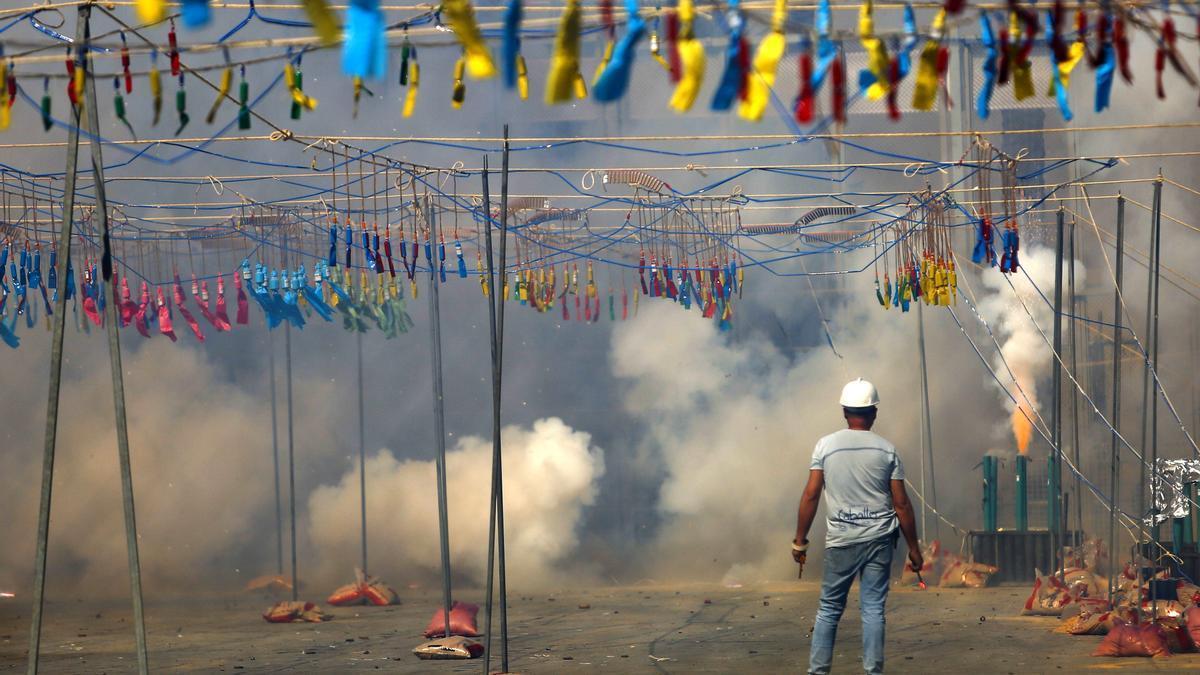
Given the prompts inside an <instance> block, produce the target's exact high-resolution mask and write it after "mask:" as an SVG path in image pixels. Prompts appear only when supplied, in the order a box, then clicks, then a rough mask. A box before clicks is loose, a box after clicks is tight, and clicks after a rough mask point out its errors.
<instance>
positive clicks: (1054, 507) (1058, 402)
mask: <svg viewBox="0 0 1200 675" xmlns="http://www.w3.org/2000/svg"><path fill="white" fill-rule="evenodd" d="M1063 226H1064V211H1063V208H1062V207H1061V206H1060V207H1059V208H1058V215H1057V228H1058V236H1057V238H1056V240H1055V241H1056V242H1057V243H1056V246H1055V258H1054V355H1053V356H1054V379H1053V394H1052V395H1051V400H1052V401H1053V402H1052V404H1051V405H1052V406H1053V408H1052V409H1051V415H1052V418H1051V419H1053V421H1054V427H1053V429H1052V433H1053V437H1052V443H1051V444H1052V445H1053V447H1052V448H1051V449H1050V450H1051V455H1050V476H1049V488H1050V491H1049V500H1048V502H1049V506H1050V509H1049V526H1050V540H1051V546H1052V547H1053V548H1052V551H1051V554H1050V562H1051V567H1052V568H1053V569H1056V570H1058V569H1059V566H1058V557H1059V555H1060V554H1061V553H1062V541H1061V535H1062V511H1061V507H1062V465H1061V462H1062V361H1061V359H1062V301H1063V284H1062V268H1063V247H1064V246H1063V245H1064V244H1065V243H1066V242H1065V241H1064V238H1063ZM1060 571H1061V570H1060Z"/></svg>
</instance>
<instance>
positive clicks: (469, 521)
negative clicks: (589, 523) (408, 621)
mask: <svg viewBox="0 0 1200 675" xmlns="http://www.w3.org/2000/svg"><path fill="white" fill-rule="evenodd" d="M502 436H503V441H504V486H505V488H504V495H505V502H504V512H505V518H506V520H505V527H506V532H505V540H506V542H507V548H506V551H507V566H508V575H509V582H510V583H511V584H513V585H516V586H520V587H534V586H543V585H547V584H553V583H556V582H561V581H563V580H565V579H567V578H568V574H569V573H568V572H567V571H564V570H561V569H559V568H558V566H557V563H559V562H560V561H561V560H562V559H563V558H565V557H566V556H568V555H569V554H571V553H572V552H574V550H575V548H576V546H577V544H578V542H579V539H578V537H579V532H578V529H579V524H580V520H581V518H582V515H583V510H584V508H585V507H586V506H589V505H591V504H592V503H593V502H594V501H595V498H596V490H597V487H596V484H597V481H598V480H599V478H600V477H601V475H603V473H604V455H603V452H602V451H601V450H600V449H598V448H595V447H593V446H592V444H591V436H590V435H588V434H587V433H584V432H581V431H575V430H573V429H571V428H570V427H568V426H567V425H566V424H564V423H563V421H562V420H560V419H558V418H549V419H542V420H538V421H537V422H535V423H534V424H533V427H532V428H531V429H525V428H521V427H516V426H510V427H505V428H504V429H503V432H502ZM491 462H492V442H491V439H484V438H481V437H478V436H470V437H466V438H460V439H459V441H458V443H457V445H456V446H455V447H454V448H452V449H451V450H449V451H448V452H447V453H446V466H447V471H446V473H447V481H446V482H447V493H448V494H449V495H450V500H449V506H450V556H451V564H452V565H453V567H454V572H455V574H456V576H458V577H460V578H462V577H466V578H469V579H471V580H473V581H476V582H481V581H482V580H483V579H485V578H486V576H487V575H486V560H487V558H486V556H487V542H488V539H487V535H488V520H487V516H488V512H489V511H488V506H489V504H488V496H489V492H488V486H489V485H490V484H491V466H492V465H491ZM366 476H367V511H368V514H369V515H368V521H367V523H368V525H367V526H368V528H369V530H370V533H371V535H370V547H371V548H370V552H369V560H370V561H374V562H370V563H369V564H370V565H371V569H370V570H369V571H370V572H371V573H373V574H377V575H379V576H381V577H383V578H386V579H389V580H391V581H393V582H396V583H399V582H402V581H403V582H408V581H410V580H413V579H416V580H420V581H426V580H429V579H432V578H434V574H435V573H436V572H437V571H438V570H439V569H440V567H439V566H440V564H441V563H440V557H439V548H438V519H437V499H436V491H435V490H436V484H435V476H436V473H435V468H434V463H433V462H432V461H417V460H404V461H401V460H398V459H396V457H395V456H394V455H393V454H392V453H391V452H390V451H387V450H381V451H379V452H378V453H376V454H375V455H374V456H372V457H370V458H369V459H368V460H367V470H366ZM358 481H359V476H358V467H357V465H356V466H354V467H352V468H349V469H348V470H347V471H346V474H345V475H344V476H343V477H342V479H341V481H340V482H338V483H337V484H336V485H329V486H323V487H321V488H318V489H317V490H315V491H314V492H313V493H312V496H311V497H310V498H309V502H308V511H309V515H310V521H309V531H310V539H311V542H312V545H313V547H314V549H315V550H318V551H320V552H321V556H320V559H319V570H318V572H319V573H318V577H320V578H330V577H334V578H336V576H337V575H340V576H341V577H346V578H349V575H350V572H351V570H352V569H353V567H354V566H355V565H356V564H358V561H359V555H358V553H359V522H360V515H359V514H360V508H359V483H358Z"/></svg>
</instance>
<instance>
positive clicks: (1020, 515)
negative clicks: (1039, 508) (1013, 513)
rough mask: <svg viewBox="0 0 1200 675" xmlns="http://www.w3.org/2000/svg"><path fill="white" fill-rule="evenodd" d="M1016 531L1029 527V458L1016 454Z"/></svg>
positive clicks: (1022, 530)
mask: <svg viewBox="0 0 1200 675" xmlns="http://www.w3.org/2000/svg"><path fill="white" fill-rule="evenodd" d="M1016 483H1017V523H1016V526H1017V531H1018V532H1024V531H1026V530H1028V529H1029V458H1028V457H1026V456H1025V455H1017V466H1016Z"/></svg>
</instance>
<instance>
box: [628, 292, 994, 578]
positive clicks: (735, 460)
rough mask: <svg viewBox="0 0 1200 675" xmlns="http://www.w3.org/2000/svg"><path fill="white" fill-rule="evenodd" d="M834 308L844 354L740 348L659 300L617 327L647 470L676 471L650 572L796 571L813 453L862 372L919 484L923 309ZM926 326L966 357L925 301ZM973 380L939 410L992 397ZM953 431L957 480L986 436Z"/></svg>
mask: <svg viewBox="0 0 1200 675" xmlns="http://www.w3.org/2000/svg"><path fill="white" fill-rule="evenodd" d="M857 276H861V277H863V279H854V280H852V281H850V282H849V283H851V284H852V287H851V288H849V289H847V294H848V296H849V297H851V298H868V297H870V298H872V299H873V295H872V293H873V291H872V290H870V287H869V286H868V283H869V280H868V279H866V278H865V275H857ZM828 311H830V318H831V323H832V325H833V326H834V339H835V341H836V345H837V349H838V351H839V352H840V353H841V355H842V357H839V356H837V355H836V354H834V352H833V351H832V350H830V349H829V348H827V347H826V346H824V345H821V346H820V347H819V348H816V349H813V350H811V351H807V352H801V353H800V355H798V356H791V355H786V354H784V353H782V352H781V351H780V350H779V349H777V348H776V347H774V346H773V345H772V344H771V343H770V341H769V340H767V339H765V338H764V337H762V336H759V335H753V336H751V337H749V338H748V339H743V340H741V341H740V342H733V341H731V340H729V339H728V337H727V336H726V335H723V334H721V333H719V332H718V331H717V329H716V328H715V327H714V325H713V322H712V321H707V320H704V319H702V318H700V317H699V316H698V315H697V314H696V313H691V312H681V311H679V309H678V308H676V307H673V306H665V303H648V306H644V307H643V309H642V311H641V315H640V316H639V317H638V320H637V321H631V322H629V323H628V324H622V325H621V326H620V327H619V328H618V329H617V330H616V332H615V334H614V339H613V346H612V353H611V359H612V363H613V369H614V372H615V373H616V375H617V376H618V377H621V378H624V379H625V380H626V382H627V384H628V391H627V397H626V406H627V412H628V413H629V414H630V415H631V416H633V417H635V418H637V419H638V420H639V422H640V423H641V424H642V426H643V427H645V429H646V434H645V437H644V439H643V442H642V444H641V446H640V447H639V449H638V450H639V459H640V462H641V463H642V469H643V470H644V471H647V472H659V473H661V474H662V476H663V481H662V486H661V489H660V491H659V500H658V510H659V512H660V514H661V516H662V519H663V522H662V524H661V533H660V535H659V537H658V538H657V540H656V541H655V542H654V543H653V545H652V546H651V550H650V551H649V552H648V553H647V556H646V558H647V568H648V569H647V574H649V575H650V576H652V577H653V578H660V579H662V578H680V577H682V578H695V579H706V580H712V581H715V580H720V579H724V580H725V581H726V582H754V581H759V580H763V579H782V578H789V577H790V576H791V575H792V574H795V567H794V563H792V561H791V556H790V554H789V553H788V546H787V543H788V542H789V541H790V540H791V538H792V536H793V532H794V527H795V522H796V521H795V517H796V505H797V503H798V500H799V497H800V492H801V491H802V489H803V487H804V484H805V481H806V480H807V476H808V468H809V462H810V460H811V456H812V448H813V446H814V445H815V444H816V442H817V440H818V439H819V438H820V437H821V436H823V435H825V434H828V433H832V432H833V431H836V430H837V429H839V428H841V427H842V426H844V422H843V421H842V417H841V408H840V406H839V405H838V403H837V401H838V395H839V392H840V391H841V388H842V385H843V384H844V383H845V382H846V381H848V380H850V379H853V378H854V377H859V376H861V377H864V378H866V379H869V380H871V381H872V382H874V383H875V384H876V386H877V387H878V388H879V390H880V392H881V394H880V395H881V399H882V403H881V406H880V418H879V423H878V426H877V427H876V429H877V430H878V431H879V432H880V433H882V434H883V435H884V436H886V437H888V438H890V439H891V440H892V441H893V442H895V443H896V444H897V447H898V448H899V451H900V454H901V457H902V459H903V461H904V462H905V464H906V467H907V469H908V475H909V477H910V478H911V479H912V480H913V482H914V483H915V484H920V482H921V480H920V468H919V467H920V457H919V448H920V444H919V436H918V434H919V419H920V418H919V417H918V415H917V410H918V405H919V404H918V399H917V396H918V395H919V392H920V388H919V370H918V360H917V359H918V353H917V350H916V326H915V321H916V316H915V314H916V311H915V310H914V311H913V312H910V313H909V314H901V313H900V312H899V311H886V312H885V311H883V310H882V309H881V308H879V307H878V306H875V305H873V303H867V302H862V301H861V300H860V301H853V300H852V301H851V302H849V303H848V304H846V305H844V306H841V307H835V308H833V309H832V310H828ZM925 320H926V322H927V324H928V325H927V333H928V336H927V337H928V338H929V341H930V344H929V349H930V353H931V354H941V357H940V360H941V361H942V363H943V364H944V363H946V362H950V361H951V360H952V359H962V358H963V357H964V356H965V354H963V353H962V352H961V351H959V350H960V349H961V346H959V347H958V348H957V349H956V347H955V344H956V343H955V342H954V341H955V339H956V338H957V330H954V333H950V332H949V331H948V330H938V329H937V327H938V326H943V327H944V326H946V324H945V320H947V318H946V317H942V316H941V313H940V312H939V311H936V310H933V311H931V310H930V308H926V311H925ZM959 342H961V340H959ZM933 367H934V368H937V367H938V366H937V364H936V363H935V364H934V366H933ZM943 367H944V366H943ZM972 388H975V389H978V384H977V380H974V379H971V378H944V381H942V380H940V381H939V385H938V388H937V389H934V390H933V391H932V392H931V394H932V396H933V398H934V400H933V405H934V407H935V409H937V408H938V407H939V406H940V405H944V406H946V407H947V408H946V409H950V407H951V406H954V405H958V406H960V407H972V406H976V405H979V404H978V403H977V402H976V401H977V397H976V396H975V395H974V392H973V391H972ZM955 402H957V403H955ZM957 426H958V425H948V426H947V428H954V427H957ZM942 438H943V439H948V440H945V441H944V443H945V445H944V446H943V450H942V452H941V453H939V457H942V458H943V459H939V462H940V467H941V468H939V471H941V472H942V475H943V476H945V477H949V476H950V475H952V474H951V473H949V472H950V471H952V470H953V469H951V468H950V467H952V466H958V463H959V462H964V463H965V462H967V461H969V460H970V458H971V457H974V456H977V455H976V454H973V453H976V448H977V447H978V445H979V443H980V442H981V441H980V439H975V438H969V437H963V435H962V434H961V433H956V434H954V436H953V438H951V437H950V436H949V435H945V436H942ZM978 454H982V448H979V451H978ZM969 467H970V464H966V466H964V467H962V470H964V471H969ZM951 487H953V486H951ZM946 492H951V491H950V490H945V491H944V493H943V497H944V496H945V493H946ZM963 496H965V495H964V494H962V493H961V488H955V489H954V491H953V492H951V498H952V499H955V500H956V501H957V500H959V499H961V498H962V497H963ZM972 501H973V500H972ZM818 520H820V519H818ZM822 529H823V524H821V523H820V522H818V524H817V525H816V527H815V528H814V530H815V531H814V533H813V534H812V535H810V537H811V538H813V539H814V541H820V540H821V538H822V537H823V532H822V531H820V530H822Z"/></svg>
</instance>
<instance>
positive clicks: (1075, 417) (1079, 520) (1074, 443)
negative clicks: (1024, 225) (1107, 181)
mask: <svg viewBox="0 0 1200 675" xmlns="http://www.w3.org/2000/svg"><path fill="white" fill-rule="evenodd" d="M1075 225H1076V221H1075V219H1074V218H1072V219H1071V256H1070V261H1071V266H1070V267H1069V268H1067V297H1068V298H1069V302H1070V309H1071V323H1070V324H1069V325H1068V326H1067V334H1068V339H1070V341H1071V373H1072V374H1073V375H1074V376H1075V378H1076V380H1078V378H1079V341H1078V337H1077V333H1076V330H1075V324H1076V321H1075V317H1076V316H1077V315H1078V314H1077V313H1078V306H1079V303H1078V302H1076V299H1077V298H1076V295H1075ZM1071 459H1072V460H1073V461H1074V462H1075V471H1077V472H1078V471H1082V466H1081V465H1080V463H1079V388H1078V387H1076V386H1072V387H1071ZM1082 490H1083V483H1082V482H1081V481H1080V479H1079V474H1078V473H1076V474H1075V491H1074V493H1073V494H1072V495H1071V499H1073V500H1074V501H1075V526H1076V527H1078V528H1079V531H1080V532H1083V500H1082V499H1080V497H1081V496H1082V494H1083V492H1082ZM1067 529H1068V530H1069V529H1070V528H1069V527H1068V528H1067ZM1077 543H1078V542H1076V541H1075V539H1074V537H1072V539H1071V545H1076V544H1077Z"/></svg>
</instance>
